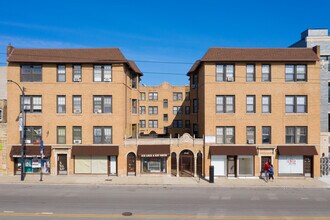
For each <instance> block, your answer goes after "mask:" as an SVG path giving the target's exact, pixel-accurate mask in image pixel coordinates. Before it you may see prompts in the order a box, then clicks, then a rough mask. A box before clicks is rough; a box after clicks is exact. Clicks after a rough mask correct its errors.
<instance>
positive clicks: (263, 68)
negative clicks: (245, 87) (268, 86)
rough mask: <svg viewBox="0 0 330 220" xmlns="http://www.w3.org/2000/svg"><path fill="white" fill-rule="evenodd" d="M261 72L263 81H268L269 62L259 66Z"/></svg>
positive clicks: (269, 76) (269, 78) (269, 75)
mask: <svg viewBox="0 0 330 220" xmlns="http://www.w3.org/2000/svg"><path fill="white" fill-rule="evenodd" d="M261 74H262V81H263V82H270V81H271V80H272V78H271V66H270V65H269V64H263V65H262V66H261Z"/></svg>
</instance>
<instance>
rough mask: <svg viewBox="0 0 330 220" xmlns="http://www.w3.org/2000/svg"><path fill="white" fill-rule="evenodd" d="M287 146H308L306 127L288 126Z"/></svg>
mask: <svg viewBox="0 0 330 220" xmlns="http://www.w3.org/2000/svg"><path fill="white" fill-rule="evenodd" d="M285 143H286V144H307V127H306V126H287V127H286V134H285Z"/></svg>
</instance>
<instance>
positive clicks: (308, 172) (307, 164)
mask: <svg viewBox="0 0 330 220" xmlns="http://www.w3.org/2000/svg"><path fill="white" fill-rule="evenodd" d="M304 175H305V176H306V177H313V157H308V156H305V157H304Z"/></svg>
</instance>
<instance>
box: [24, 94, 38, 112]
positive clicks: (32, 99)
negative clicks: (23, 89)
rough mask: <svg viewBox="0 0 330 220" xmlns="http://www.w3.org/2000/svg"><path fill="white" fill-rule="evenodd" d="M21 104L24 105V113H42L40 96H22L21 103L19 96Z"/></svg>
mask: <svg viewBox="0 0 330 220" xmlns="http://www.w3.org/2000/svg"><path fill="white" fill-rule="evenodd" d="M22 103H23V104H24V111H25V112H29V113H40V112H42V96H36V95H28V96H24V100H23V101H22V96H21V104H22Z"/></svg>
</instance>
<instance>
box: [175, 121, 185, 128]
mask: <svg viewBox="0 0 330 220" xmlns="http://www.w3.org/2000/svg"><path fill="white" fill-rule="evenodd" d="M173 128H183V121H182V120H174V121H173Z"/></svg>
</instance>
